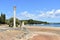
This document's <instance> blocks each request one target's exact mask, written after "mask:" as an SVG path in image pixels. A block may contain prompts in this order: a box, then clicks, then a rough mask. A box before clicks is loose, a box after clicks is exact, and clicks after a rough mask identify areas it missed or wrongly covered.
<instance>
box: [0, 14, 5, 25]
mask: <svg viewBox="0 0 60 40" xmlns="http://www.w3.org/2000/svg"><path fill="white" fill-rule="evenodd" d="M5 21H6V17H5V14H2V13H1V16H0V24H5V23H6V22H5Z"/></svg>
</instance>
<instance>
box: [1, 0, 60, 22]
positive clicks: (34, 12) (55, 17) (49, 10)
mask: <svg viewBox="0 0 60 40" xmlns="http://www.w3.org/2000/svg"><path fill="white" fill-rule="evenodd" d="M13 6H16V17H17V18H18V19H20V20H22V19H24V20H25V19H34V20H41V21H47V22H60V0H0V14H1V12H2V13H4V14H6V18H7V19H9V18H11V17H13Z"/></svg>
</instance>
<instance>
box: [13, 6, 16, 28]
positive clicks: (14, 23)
mask: <svg viewBox="0 0 60 40" xmlns="http://www.w3.org/2000/svg"><path fill="white" fill-rule="evenodd" d="M13 8H14V18H13V27H14V28H16V6H14V7H13Z"/></svg>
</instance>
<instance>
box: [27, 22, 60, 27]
mask: <svg viewBox="0 0 60 40" xmlns="http://www.w3.org/2000/svg"><path fill="white" fill-rule="evenodd" d="M28 25H30V26H44V27H60V24H58V23H54V24H52V23H51V24H28Z"/></svg>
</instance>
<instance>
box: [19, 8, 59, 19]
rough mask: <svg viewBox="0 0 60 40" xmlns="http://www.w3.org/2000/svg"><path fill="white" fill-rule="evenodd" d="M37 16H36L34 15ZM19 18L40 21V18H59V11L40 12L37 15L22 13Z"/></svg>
mask: <svg viewBox="0 0 60 40" xmlns="http://www.w3.org/2000/svg"><path fill="white" fill-rule="evenodd" d="M36 14H37V15H36ZM20 16H21V17H23V18H26V19H40V18H60V9H58V10H54V9H53V10H50V11H40V12H39V13H38V12H37V13H35V14H33V13H29V12H28V11H24V12H21V13H20Z"/></svg>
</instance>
